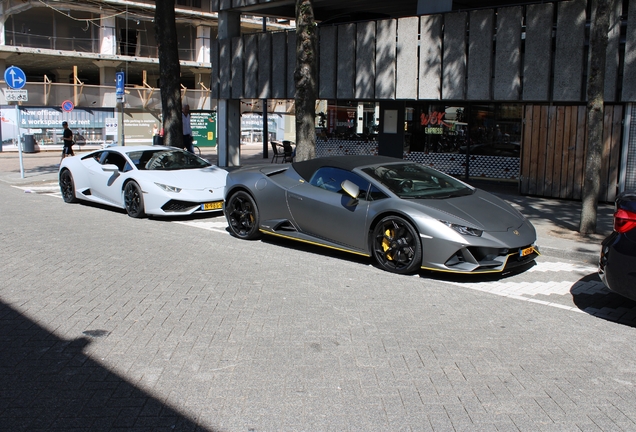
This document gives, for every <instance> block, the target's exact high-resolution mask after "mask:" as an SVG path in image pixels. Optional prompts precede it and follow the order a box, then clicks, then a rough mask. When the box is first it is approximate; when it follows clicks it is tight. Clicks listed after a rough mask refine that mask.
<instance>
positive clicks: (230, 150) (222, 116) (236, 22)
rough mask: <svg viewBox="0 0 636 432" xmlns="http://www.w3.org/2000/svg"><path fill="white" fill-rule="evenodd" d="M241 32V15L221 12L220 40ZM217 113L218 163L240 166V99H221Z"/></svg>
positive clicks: (222, 165)
mask: <svg viewBox="0 0 636 432" xmlns="http://www.w3.org/2000/svg"><path fill="white" fill-rule="evenodd" d="M240 34H241V15H240V14H239V13H237V12H226V11H224V12H219V40H223V39H230V38H232V37H235V36H240ZM224 79H230V77H225V78H224ZM217 113H218V117H217V155H218V158H219V160H218V165H219V166H221V167H227V166H238V165H240V154H241V101H240V99H219V101H218V108H217Z"/></svg>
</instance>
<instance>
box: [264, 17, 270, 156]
mask: <svg viewBox="0 0 636 432" xmlns="http://www.w3.org/2000/svg"><path fill="white" fill-rule="evenodd" d="M263 32H265V33H266V32H267V18H266V17H263ZM268 146H269V125H268V124H267V99H263V159H269V155H268V153H267V151H268V150H267V147H268Z"/></svg>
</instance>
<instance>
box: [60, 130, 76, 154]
mask: <svg viewBox="0 0 636 432" xmlns="http://www.w3.org/2000/svg"><path fill="white" fill-rule="evenodd" d="M62 127H63V128H64V135H62V140H63V141H64V148H62V159H64V158H65V157H67V156H75V153H73V131H72V130H71V129H70V128H69V127H68V123H67V122H62Z"/></svg>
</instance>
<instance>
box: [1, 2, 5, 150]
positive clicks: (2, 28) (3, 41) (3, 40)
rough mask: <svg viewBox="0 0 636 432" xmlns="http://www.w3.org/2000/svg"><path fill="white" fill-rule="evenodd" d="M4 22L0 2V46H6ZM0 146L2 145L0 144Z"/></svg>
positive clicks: (2, 7)
mask: <svg viewBox="0 0 636 432" xmlns="http://www.w3.org/2000/svg"><path fill="white" fill-rule="evenodd" d="M4 20H5V15H4V2H0V45H5V44H6V39H5V36H4ZM4 69H5V68H4V67H3V68H2V73H3V74H4ZM0 145H2V144H0Z"/></svg>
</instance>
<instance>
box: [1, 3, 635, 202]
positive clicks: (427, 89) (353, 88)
mask: <svg viewBox="0 0 636 432" xmlns="http://www.w3.org/2000/svg"><path fill="white" fill-rule="evenodd" d="M13 1H15V0H9V1H7V2H4V3H2V5H3V6H2V7H3V8H5V13H4V14H3V17H6V18H3V19H4V31H3V37H4V40H3V41H0V42H2V43H3V44H4V45H0V58H3V59H4V63H0V66H2V67H5V68H6V67H7V66H9V65H11V64H18V63H19V60H17V55H16V54H15V52H20V56H25V55H28V56H32V57H33V58H43V59H44V60H45V61H46V62H47V63H49V66H51V65H55V64H56V63H60V64H61V63H64V64H65V65H67V66H66V67H62V66H61V67H59V68H55V69H54V70H53V71H52V72H50V73H51V75H54V76H55V79H54V80H53V79H51V82H49V83H47V82H46V79H43V82H41V83H37V84H35V83H31V81H35V78H33V79H31V78H30V79H29V82H30V84H29V85H31V86H36V87H37V88H34V89H33V93H34V95H36V94H37V96H38V97H39V102H38V103H37V104H36V105H43V106H56V105H57V104H59V103H61V102H62V101H63V100H66V99H69V98H70V99H71V100H73V101H74V102H76V103H75V105H76V106H77V107H79V108H83V107H88V108H90V104H92V105H97V106H100V107H112V109H113V110H115V109H116V108H117V104H116V103H114V89H113V88H112V87H109V86H108V84H109V83H111V85H112V75H113V74H114V73H115V72H116V71H118V70H120V69H122V68H124V67H125V68H126V70H127V72H128V73H127V75H126V76H127V77H128V79H129V80H130V81H128V83H127V84H128V85H127V95H126V99H127V107H126V109H127V110H128V111H130V112H132V111H134V110H139V112H141V113H146V112H153V110H154V112H155V113H157V112H158V111H157V110H158V109H160V105H159V104H158V97H157V93H158V92H159V90H160V82H159V77H158V62H157V60H156V58H155V57H156V54H155V53H156V46H153V44H152V42H151V41H152V40H154V36H151V34H153V30H151V27H152V26H151V21H152V14H153V13H154V12H153V11H152V8H153V5H152V3H150V2H148V3H147V5H148V6H147V7H146V6H144V7H139V4H140V3H139V2H135V3H134V5H135V7H132V5H133V3H131V2H125V1H116V0H112V1H110V2H109V1H105V2H102V3H104V4H109V5H111V6H112V5H117V7H115V6H112V8H114V9H112V10H109V12H108V13H106V12H105V11H101V12H100V13H99V14H97V15H96V11H95V10H93V11H90V10H83V11H79V10H78V11H77V14H76V11H75V10H73V11H72V12H69V14H67V15H66V16H61V17H60V16H58V15H63V14H60V11H59V10H58V11H50V12H47V14H50V17H51V20H52V22H53V24H52V26H53V27H52V28H51V32H55V33H56V35H57V34H58V30H57V29H60V28H62V27H64V26H66V25H74V26H75V27H77V23H81V28H80V29H79V30H77V28H75V30H74V31H67V33H64V36H63V38H62V37H60V40H59V41H58V40H57V39H56V40H55V41H54V42H52V41H50V40H44V39H42V38H37V37H35V36H34V35H33V34H31V35H30V36H29V34H26V35H25V31H24V29H25V28H28V27H24V26H23V24H24V23H25V22H29V20H28V19H26V16H22V15H23V14H26V13H31V14H34V13H36V12H37V11H35V10H34V9H35V7H33V4H32V3H27V4H28V5H31V6H32V7H31V8H28V7H23V8H24V9H25V11H22V9H20V6H19V5H18V2H15V3H12V2H13ZM19 3H20V4H24V3H23V2H19ZM181 3H188V2H185V1H184V2H177V10H178V14H177V16H178V20H177V26H178V32H179V37H180V41H179V43H180V56H181V59H182V73H183V81H184V97H185V99H186V100H188V101H189V102H190V105H191V106H192V107H194V108H196V109H200V110H210V111H216V113H217V116H218V123H217V125H218V126H217V138H218V150H219V151H218V154H219V164H220V165H222V166H226V165H237V164H239V162H240V161H239V157H240V142H241V130H240V128H241V127H240V124H241V121H240V118H241V116H242V115H243V114H244V113H247V112H249V113H262V112H264V111H265V112H268V113H277V114H279V115H290V114H292V113H293V98H294V94H295V84H294V76H293V73H294V69H295V60H296V59H295V33H294V31H293V30H290V29H289V23H288V21H286V20H288V19H290V18H292V17H293V12H291V14H292V15H291V16H290V12H289V11H290V9H289V4H290V2H288V1H284V0H211V1H209V2H201V3H198V2H190V3H189V4H188V5H183V6H182V5H181ZM292 3H293V2H292ZM328 3H329V4H328ZM367 3H369V2H367ZM371 3H373V4H374V5H376V4H380V2H371ZM38 4H40V3H38ZM314 5H315V8H316V10H317V16H318V17H319V18H322V19H325V18H326V17H329V16H330V15H329V14H330V13H331V12H333V11H334V9H333V7H334V6H333V5H331V3H330V2H327V1H326V0H325V1H321V0H315V2H314ZM351 5H352V7H362V6H360V5H361V3H360V4H358V3H356V2H355V1H352V2H351ZM423 5H424V3H422V2H416V1H406V0H399V1H396V2H394V4H393V6H394V9H395V10H399V11H400V13H401V14H403V15H402V16H398V17H392V16H389V14H386V17H384V18H382V19H374V20H357V19H356V18H355V16H353V17H352V18H351V20H350V22H344V23H334V24H321V25H319V27H318V29H317V30H318V35H319V40H320V47H319V73H318V83H319V84H318V86H319V87H318V97H319V99H320V101H319V104H318V107H319V108H318V116H317V118H316V126H317V133H318V143H317V145H318V148H317V152H318V154H319V155H323V154H337V153H349V154H356V153H372V154H385V155H392V156H397V157H403V158H408V159H413V160H418V161H420V162H423V163H426V164H427V165H431V166H434V167H437V168H439V169H441V170H443V171H446V172H448V173H451V174H453V175H457V176H460V177H465V178H498V179H505V180H509V181H514V182H517V183H518V184H519V188H520V191H521V192H522V193H524V194H531V195H538V196H546V197H559V198H565V199H580V194H581V188H582V182H583V177H582V173H583V169H584V159H585V158H584V155H585V146H586V128H587V123H586V122H587V119H586V115H585V107H586V99H587V97H586V83H587V76H588V67H589V66H588V65H589V29H590V26H591V25H592V23H593V19H592V2H591V1H588V0H571V1H557V2H541V3H529V4H526V5H518V4H516V5H506V4H501V3H497V4H495V3H494V2H492V3H483V2H482V3H479V4H477V3H476V4H475V8H474V9H470V10H454V9H453V7H452V4H451V3H448V5H449V6H448V7H446V9H444V8H443V7H442V9H441V11H435V12H434V13H433V12H430V11H427V10H425V8H424V10H423ZM389 6H390V5H389ZM329 7H331V8H332V9H329ZM40 9H42V8H40ZM47 9H48V8H47ZM29 11H30V12H29ZM292 11H293V9H292ZM411 11H412V12H411ZM7 12H8V13H7ZM80 12H81V13H82V14H84V15H82V14H79V13H80ZM248 14H251V15H250V16H270V18H268V19H266V24H265V27H263V20H262V19H258V18H249V17H248ZM404 14H407V16H404ZM131 16H132V18H131ZM273 16H276V17H279V18H273ZM123 17H126V18H123ZM71 18H72V23H71V21H68V20H70V19H71ZM41 19H43V18H41ZM47 19H48V18H47ZM93 20H98V21H93ZM337 21H338V20H334V22H337ZM94 22H99V23H100V25H99V28H92V27H95V26H94V25H93V23H94ZM133 23H134V26H133ZM142 24H144V25H145V27H143V26H142ZM136 26H139V27H136ZM87 27H88V29H87V30H84V29H85V28H87ZM131 27H134V29H131ZM142 27H143V28H142ZM42 28H44V25H42ZM80 31H81V32H84V33H90V37H88V36H87V37H86V38H85V39H86V40H81V41H78V40H77V39H81V38H79V37H78V36H77V34H74V33H73V32H75V33H77V32H80ZM60 32H61V30H60ZM608 40H609V43H608V49H607V57H606V71H605V123H604V130H605V140H604V145H605V150H604V158H603V164H604V165H603V174H602V176H603V179H602V183H603V191H602V194H601V195H602V196H601V197H600V199H601V200H603V201H612V200H613V198H614V196H615V195H616V193H617V192H618V191H620V190H623V189H630V188H636V173H635V168H636V121H632V116H633V115H634V112H636V111H635V110H634V106H635V104H636V56H634V54H633V53H634V52H636V50H635V48H636V0H621V1H615V2H613V3H612V14H611V23H610V31H609V33H608ZM34 41H37V44H38V45H37V46H35V45H34ZM80 42H81V44H80ZM62 43H64V44H65V45H64V49H60V44H62ZM47 44H48V45H47ZM79 46H81V47H82V48H81V49H82V50H84V51H79V50H78V47H79ZM97 47H99V49H98V48H97ZM34 50H35V51H39V52H35V51H34ZM153 50H154V51H153ZM96 51H97V52H96ZM133 51H134V52H133ZM55 52H62V53H63V54H55ZM122 52H123V54H122ZM54 54H55V55H54ZM42 56H45V57H42ZM65 57H68V58H69V59H70V60H71V62H70V63H69V62H63V61H62V59H63V58H65ZM58 60H59V61H58ZM75 64H78V65H80V64H81V65H84V66H80V69H79V70H78V72H77V73H75V72H74V70H73V68H72V67H71V66H73V65H75ZM82 67H85V69H82ZM33 69H37V68H30V70H33ZM37 71H39V72H38V73H40V74H41V71H42V69H41V68H40V69H37ZM69 71H71V73H70V74H69ZM36 75H37V74H36ZM44 75H46V74H44ZM47 76H48V75H47ZM65 77H66V78H68V80H70V82H65V87H64V89H63V90H58V89H57V88H56V86H57V85H59V83H60V81H64V79H65ZM49 79H50V78H49ZM93 82H98V83H99V85H97V86H96V87H99V88H92V87H91V86H92V85H93V84H92V83H93ZM80 86H81V87H82V90H79V87H80ZM56 91H57V92H66V93H64V94H60V95H57V94H56ZM60 99H62V100H60ZM34 100H35V99H34ZM29 101H31V89H29ZM0 104H6V102H5V101H1V100H0ZM57 106H59V105H57ZM126 109H125V110H124V111H126ZM155 115H156V116H157V114H155ZM114 117H117V114H116V112H115V111H114Z"/></svg>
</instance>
